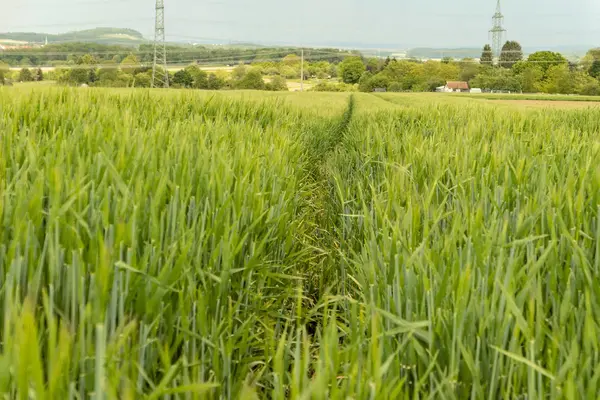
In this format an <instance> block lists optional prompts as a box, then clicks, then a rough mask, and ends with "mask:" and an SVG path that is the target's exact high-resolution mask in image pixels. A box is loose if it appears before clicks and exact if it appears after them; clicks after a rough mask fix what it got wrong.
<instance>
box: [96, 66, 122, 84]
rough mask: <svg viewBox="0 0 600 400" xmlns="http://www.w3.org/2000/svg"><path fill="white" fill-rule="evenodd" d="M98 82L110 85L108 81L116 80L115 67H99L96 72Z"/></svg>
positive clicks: (116, 72)
mask: <svg viewBox="0 0 600 400" xmlns="http://www.w3.org/2000/svg"><path fill="white" fill-rule="evenodd" d="M97 77H98V82H99V85H100V86H110V85H109V82H112V81H116V80H117V77H118V71H117V68H116V67H105V68H100V69H99V70H98V73H97Z"/></svg>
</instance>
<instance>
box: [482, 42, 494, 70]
mask: <svg viewBox="0 0 600 400" xmlns="http://www.w3.org/2000/svg"><path fill="white" fill-rule="evenodd" d="M479 62H480V63H481V64H482V65H492V64H493V63H494V54H493V53H492V46H490V45H489V44H486V45H485V46H483V52H482V53H481V59H480V60H479Z"/></svg>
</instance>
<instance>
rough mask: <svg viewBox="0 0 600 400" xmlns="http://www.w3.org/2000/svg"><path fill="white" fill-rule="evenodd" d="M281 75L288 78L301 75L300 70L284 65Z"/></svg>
mask: <svg viewBox="0 0 600 400" xmlns="http://www.w3.org/2000/svg"><path fill="white" fill-rule="evenodd" d="M281 76H284V77H286V78H288V79H294V78H299V77H300V70H299V69H296V68H293V67H290V66H287V65H284V66H283V67H282V68H281Z"/></svg>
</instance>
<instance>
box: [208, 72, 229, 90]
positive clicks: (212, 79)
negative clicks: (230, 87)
mask: <svg viewBox="0 0 600 400" xmlns="http://www.w3.org/2000/svg"><path fill="white" fill-rule="evenodd" d="M225 85H226V82H225V80H224V79H222V78H220V77H219V76H217V75H216V74H210V75H208V81H207V89H209V90H220V89H222V88H224V87H225Z"/></svg>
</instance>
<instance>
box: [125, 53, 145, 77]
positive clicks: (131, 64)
mask: <svg viewBox="0 0 600 400" xmlns="http://www.w3.org/2000/svg"><path fill="white" fill-rule="evenodd" d="M140 67H141V64H140V61H139V60H138V58H137V57H136V56H135V55H134V54H130V55H128V56H127V57H125V58H124V59H123V61H121V71H123V72H125V73H126V74H130V75H134V74H135V71H136V69H138V68H140Z"/></svg>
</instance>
